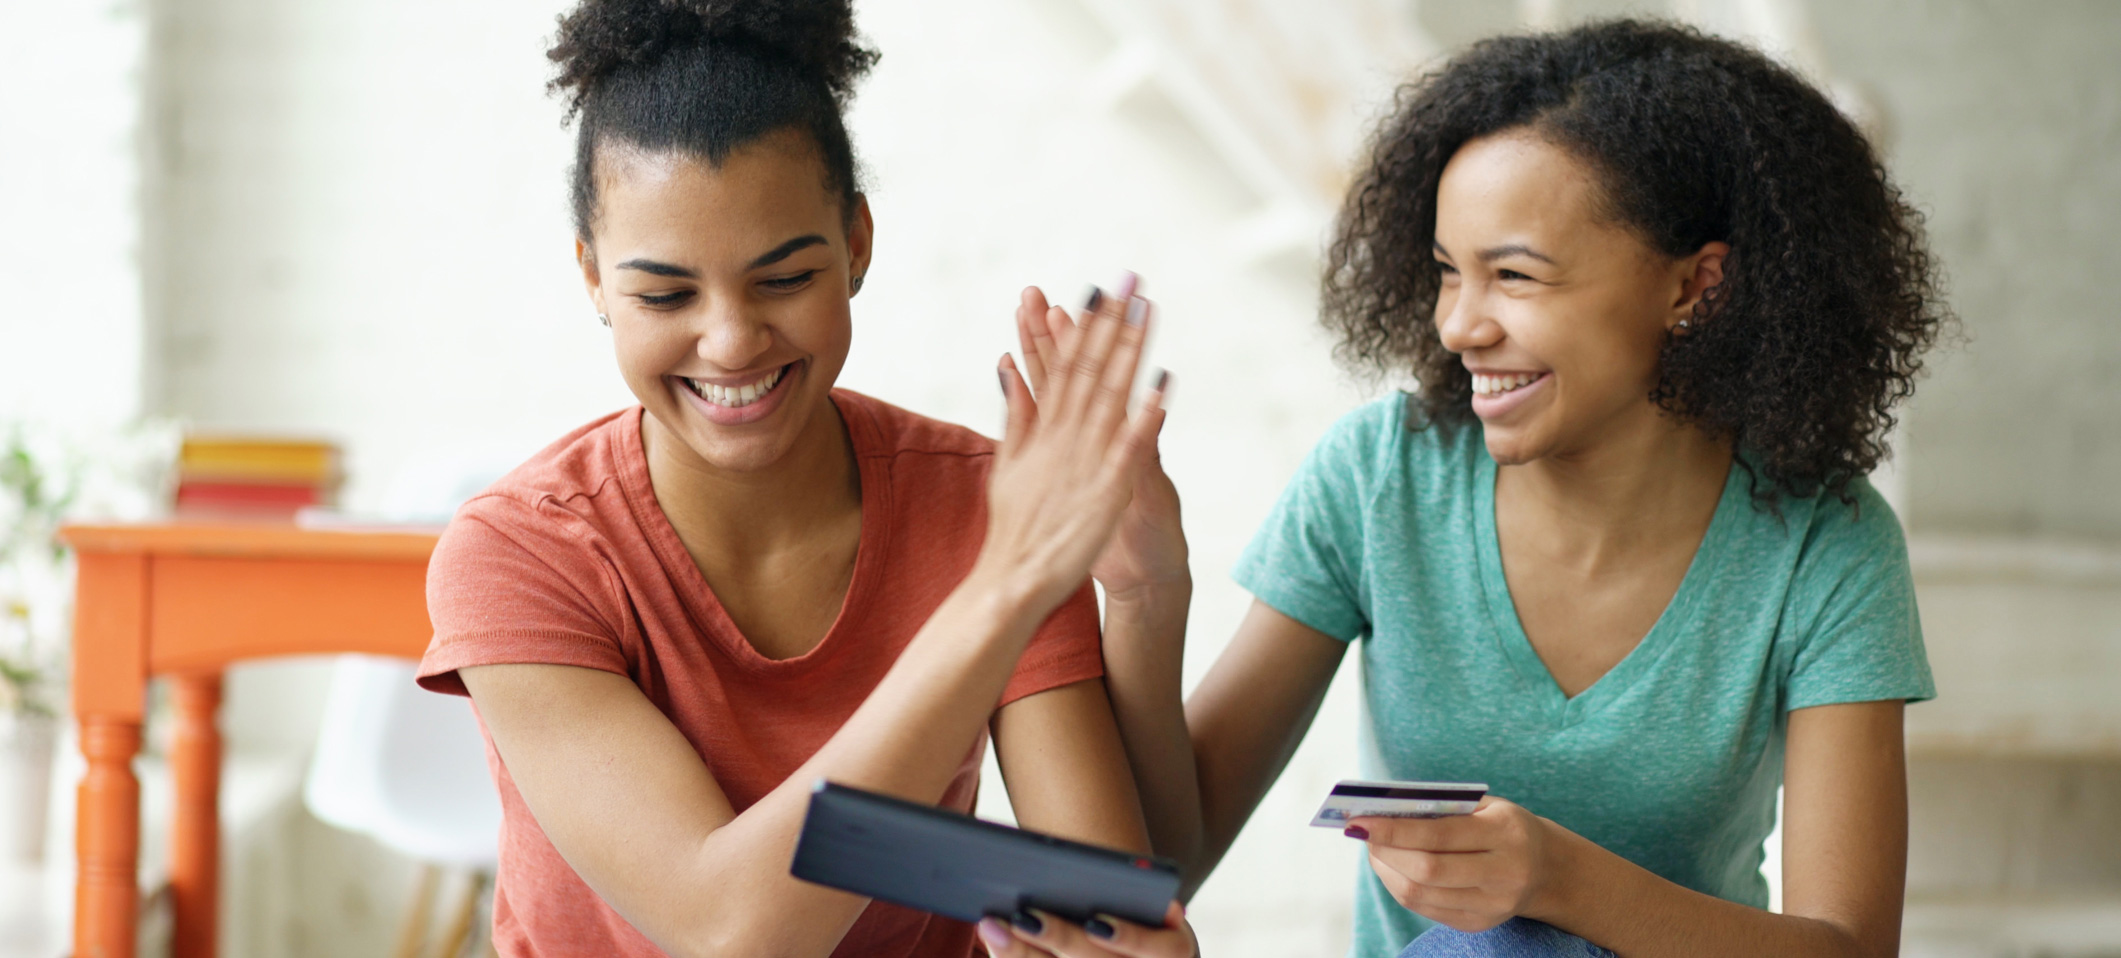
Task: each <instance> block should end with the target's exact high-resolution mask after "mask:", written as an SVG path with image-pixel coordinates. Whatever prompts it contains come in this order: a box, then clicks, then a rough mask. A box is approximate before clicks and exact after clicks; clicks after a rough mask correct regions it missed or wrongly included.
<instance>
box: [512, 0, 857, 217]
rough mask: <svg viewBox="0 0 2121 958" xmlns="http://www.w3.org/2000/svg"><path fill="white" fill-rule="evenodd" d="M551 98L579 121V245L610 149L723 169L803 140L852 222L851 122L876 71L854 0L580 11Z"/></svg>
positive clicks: (598, 0)
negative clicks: (604, 149) (862, 86)
mask: <svg viewBox="0 0 2121 958" xmlns="http://www.w3.org/2000/svg"><path fill="white" fill-rule="evenodd" d="M545 55H546V56H547V57H549V58H551V60H552V61H553V62H554V63H556V64H558V65H559V72H558V75H556V76H555V77H553V80H552V84H551V89H552V91H553V92H555V93H559V94H562V95H564V96H565V97H566V99H567V117H568V119H570V120H574V121H577V127H576V137H575V163H574V170H573V172H572V174H571V175H572V184H571V185H572V188H571V191H570V192H571V195H572V201H573V207H574V228H575V234H576V235H577V236H579V237H581V238H582V239H583V240H584V241H587V240H588V239H589V234H590V226H591V225H592V224H593V223H594V222H595V220H596V211H597V194H596V175H595V174H596V157H597V150H598V148H599V147H601V146H603V145H604V144H605V143H606V142H607V141H615V142H619V143H624V144H627V145H630V146H633V147H637V148H640V149H644V150H651V151H669V150H675V151H679V152H682V153H684V154H686V155H690V156H696V157H701V158H704V159H706V160H707V161H708V162H710V163H714V164H720V163H721V162H722V161H723V160H724V159H726V158H727V157H728V156H729V153H730V151H731V150H734V149H736V148H737V147H740V146H743V145H745V144H747V143H750V142H752V141H754V140H757V139H759V138H760V137H763V136H766V135H767V134H769V133H774V132H778V131H780V130H784V129H797V130H801V131H803V132H805V133H807V134H808V135H809V137H810V138H811V139H812V140H813V141H815V143H816V144H817V149H818V155H819V158H820V159H821V160H823V162H824V166H825V179H826V183H825V186H826V188H827V189H828V190H830V191H833V192H835V193H837V194H838V199H839V200H840V208H841V210H842V211H843V212H844V213H845V214H846V215H848V216H852V215H854V208H855V198H856V196H857V195H859V193H860V190H861V185H860V181H859V177H858V175H857V170H856V167H855V160H854V146H853V143H852V142H851V141H850V140H849V139H848V137H847V127H846V123H845V120H844V118H843V116H842V114H843V112H844V110H845V109H846V106H847V100H848V99H849V98H850V97H851V96H852V95H853V93H854V84H855V82H856V81H857V80H860V79H861V77H862V75H863V74H865V73H867V72H868V71H869V68H870V67H872V66H874V65H875V64H876V60H877V54H876V52H875V51H874V50H871V49H869V48H867V47H864V46H862V45H861V43H860V42H859V40H858V39H857V38H856V34H855V28H854V9H853V6H852V4H851V3H850V2H849V0H582V4H581V6H578V7H576V8H575V9H574V11H573V12H572V13H569V14H566V15H565V16H562V17H561V18H560V32H559V37H558V39H557V40H555V41H554V43H553V45H552V49H551V50H549V51H547V52H546V54H545Z"/></svg>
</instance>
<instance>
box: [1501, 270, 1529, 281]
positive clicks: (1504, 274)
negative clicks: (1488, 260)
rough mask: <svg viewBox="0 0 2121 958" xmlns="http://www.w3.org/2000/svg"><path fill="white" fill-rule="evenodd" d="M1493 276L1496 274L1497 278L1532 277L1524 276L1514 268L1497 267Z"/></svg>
mask: <svg viewBox="0 0 2121 958" xmlns="http://www.w3.org/2000/svg"><path fill="white" fill-rule="evenodd" d="M1495 276H1496V277H1497V278H1499V279H1531V278H1532V277H1530V276H1526V275H1525V274H1523V273H1520V272H1518V271H1516V270H1514V269H1499V270H1496V271H1495Z"/></svg>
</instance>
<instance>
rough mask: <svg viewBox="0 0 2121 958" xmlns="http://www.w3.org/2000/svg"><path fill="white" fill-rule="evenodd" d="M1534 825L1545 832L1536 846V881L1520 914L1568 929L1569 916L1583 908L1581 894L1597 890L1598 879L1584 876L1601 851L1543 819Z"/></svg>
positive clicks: (1592, 866) (1588, 842) (1579, 836)
mask: <svg viewBox="0 0 2121 958" xmlns="http://www.w3.org/2000/svg"><path fill="white" fill-rule="evenodd" d="M1535 821H1537V822H1538V827H1539V828H1540V830H1541V831H1543V832H1545V835H1544V836H1543V840H1542V841H1541V842H1540V843H1539V847H1540V862H1539V880H1538V882H1537V883H1536V884H1535V885H1534V886H1533V889H1532V894H1531V895H1530V896H1528V897H1527V899H1526V900H1525V905H1524V910H1523V912H1522V914H1523V915H1524V916H1525V917H1526V918H1530V919H1533V920H1535V921H1542V922H1545V923H1547V924H1549V925H1555V926H1557V927H1567V926H1568V925H1569V924H1570V923H1569V921H1568V916H1569V915H1571V914H1574V913H1576V912H1577V911H1578V909H1579V908H1580V907H1581V906H1582V904H1583V903H1582V902H1581V901H1579V900H1578V896H1579V895H1580V893H1581V891H1582V890H1583V889H1586V888H1592V887H1596V885H1595V882H1596V880H1597V879H1595V878H1594V877H1593V876H1591V875H1589V874H1587V872H1588V871H1589V870H1591V869H1593V868H1594V867H1595V865H1596V860H1595V859H1596V854H1595V853H1597V852H1599V851H1601V849H1599V847H1598V846H1597V845H1596V844H1593V843H1592V842H1591V841H1590V840H1588V839H1586V838H1584V837H1583V836H1581V835H1578V834H1576V833H1575V832H1572V831H1569V830H1568V829H1566V828H1563V827H1561V826H1560V825H1557V824H1555V823H1554V822H1553V821H1552V820H1550V819H1548V818H1545V817H1543V816H1542V817H1539V818H1536V819H1535Z"/></svg>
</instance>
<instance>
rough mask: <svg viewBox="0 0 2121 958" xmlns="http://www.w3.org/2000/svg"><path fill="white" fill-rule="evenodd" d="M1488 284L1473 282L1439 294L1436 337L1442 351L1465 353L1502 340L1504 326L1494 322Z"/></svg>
mask: <svg viewBox="0 0 2121 958" xmlns="http://www.w3.org/2000/svg"><path fill="white" fill-rule="evenodd" d="M1489 306H1490V303H1489V299H1488V295H1487V288H1486V284H1483V283H1476V282H1473V281H1472V280H1470V279H1466V280H1461V281H1460V282H1459V284H1458V285H1457V286H1455V287H1452V286H1445V287H1443V288H1442V289H1440V290H1438V291H1437V293H1436V335H1437V338H1438V339H1440V340H1441V341H1442V342H1443V348H1445V349H1448V350H1450V351H1452V352H1454V353H1460V354H1463V353H1465V352H1467V351H1469V350H1474V349H1482V348H1485V347H1488V346H1493V345H1495V344H1496V343H1499V342H1501V341H1502V324H1500V323H1497V322H1496V321H1495V317H1494V315H1493V312H1492V311H1491V310H1490V309H1489Z"/></svg>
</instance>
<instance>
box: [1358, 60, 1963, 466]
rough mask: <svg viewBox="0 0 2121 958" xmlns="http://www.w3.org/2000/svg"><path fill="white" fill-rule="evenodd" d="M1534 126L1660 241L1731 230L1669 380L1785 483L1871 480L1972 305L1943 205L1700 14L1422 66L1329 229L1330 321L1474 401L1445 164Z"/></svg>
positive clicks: (1372, 358)
mask: <svg viewBox="0 0 2121 958" xmlns="http://www.w3.org/2000/svg"><path fill="white" fill-rule="evenodd" d="M1518 130H1523V131H1528V132H1530V133H1532V134H1533V135H1536V136H1539V137H1541V138H1542V139H1544V140H1546V141H1547V142H1550V143H1552V144H1554V145H1556V146H1558V147H1560V148H1562V149H1564V150H1566V151H1568V152H1569V153H1570V154H1572V155H1573V156H1575V157H1577V158H1578V159H1579V160H1581V161H1583V162H1584V163H1585V164H1586V165H1587V166H1588V167H1589V168H1590V169H1591V170H1593V171H1594V174H1595V178H1596V179H1597V180H1598V181H1599V184H1600V187H1601V189H1602V192H1603V194H1604V196H1603V200H1604V206H1605V207H1606V209H1607V210H1608V211H1609V213H1610V215H1611V216H1612V217H1613V218H1614V219H1615V220H1616V221H1618V222H1619V223H1620V224H1622V225H1624V226H1625V227H1627V228H1629V229H1630V230H1632V231H1633V232H1635V233H1636V234H1637V235H1639V236H1640V237H1641V238H1642V239H1643V240H1644V241H1645V242H1646V243H1647V244H1648V245H1649V246H1650V247H1652V248H1654V249H1656V250H1659V251H1661V252H1662V253H1664V254H1666V255H1669V256H1674V257H1677V256H1684V255H1687V254H1690V253H1693V252H1695V251H1697V250H1699V249H1700V248H1701V247H1702V246H1703V245H1704V244H1706V243H1708V242H1711V241H1717V240H1720V241H1722V242H1725V243H1728V244H1730V246H1731V254H1730V256H1729V257H1728V258H1727V259H1726V261H1725V264H1724V280H1723V282H1722V284H1721V285H1719V286H1718V287H1716V288H1715V289H1714V290H1712V291H1711V294H1710V295H1709V296H1708V297H1706V298H1705V299H1704V301H1703V302H1702V303H1701V304H1700V305H1699V306H1697V307H1696V310H1695V318H1694V319H1693V320H1692V321H1690V322H1689V323H1688V324H1687V325H1688V327H1689V328H1688V329H1686V330H1684V331H1683V332H1682V331H1675V334H1674V335H1671V336H1669V337H1667V339H1666V340H1665V342H1664V344H1663V347H1662V354H1661V356H1660V363H1659V379H1658V382H1657V384H1656V386H1655V388H1654V389H1653V390H1652V391H1651V393H1650V395H1649V397H1648V398H1649V399H1650V401H1652V402H1654V403H1656V404H1657V405H1658V406H1659V407H1661V408H1663V409H1665V410H1667V411H1668V412H1670V413H1671V414H1673V415H1676V416H1679V417H1681V418H1682V419H1683V420H1684V421H1687V422H1690V423H1692V424H1694V425H1696V426H1697V427H1699V428H1701V429H1703V430H1705V431H1706V432H1708V433H1710V434H1711V435H1715V436H1718V437H1720V438H1724V439H1728V440H1729V441H1731V442H1732V443H1733V444H1734V445H1736V446H1737V447H1738V448H1740V449H1741V450H1743V451H1745V452H1746V454H1747V456H1746V460H1750V462H1748V463H1747V468H1748V469H1749V470H1753V471H1754V476H1753V478H1754V480H1755V481H1754V496H1755V499H1756V501H1759V502H1760V503H1761V504H1762V505H1764V506H1767V507H1770V508H1772V507H1773V504H1774V503H1775V502H1776V501H1778V500H1779V499H1780V497H1781V496H1782V495H1784V494H1789V495H1794V496H1799V497H1804V496H1811V495H1815V494H1817V493H1818V492H1820V491H1821V490H1825V491H1828V492H1831V493H1834V494H1836V495H1838V496H1839V497H1841V498H1843V499H1848V498H1850V493H1849V492H1848V484H1849V483H1850V482H1851V481H1852V480H1853V479H1855V478H1856V477H1858V476H1862V475H1866V474H1868V473H1869V472H1870V471H1871V470H1872V469H1874V468H1876V467H1877V465H1878V463H1879V462H1880V461H1881V460H1882V459H1883V458H1884V456H1885V455H1886V447H1885V436H1886V433H1887V432H1888V431H1890V430H1891V428H1892V426H1893V424H1894V418H1893V413H1892V410H1893V407H1894V406H1895V404H1897V403H1898V402H1900V401H1901V400H1903V399H1906V398H1907V397H1908V396H1909V395H1911V394H1912V393H1913V390H1914V380H1915V377H1916V375H1917V374H1918V373H1919V372H1920V371H1921V369H1922V359H1921V357H1922V354H1923V352H1924V351H1925V350H1927V349H1928V348H1929V347H1930V346H1931V345H1932V344H1933V343H1934V342H1935V341H1936V339H1937V337H1938V335H1939V332H1940V329H1941V328H1942V326H1943V324H1945V323H1947V322H1949V321H1950V313H1949V311H1948V309H1947V307H1946V306H1945V305H1944V303H1943V301H1942V295H1941V291H1940V281H1939V280H1938V278H1937V276H1936V273H1935V268H1934V264H1933V262H1932V259H1931V256H1930V253H1929V251H1928V248H1927V247H1926V245H1925V242H1924V239H1923V235H1922V218H1921V215H1920V214H1919V213H1918V212H1917V211H1916V210H1914V209H1913V208H1912V207H1911V206H1909V205H1908V203H1907V202H1906V201H1905V200H1904V199H1903V198H1902V196H1901V194H1900V191H1899V190H1898V189H1897V188H1896V187H1895V186H1894V185H1893V184H1892V182H1891V181H1890V179H1889V178H1888V177H1887V175H1886V172H1885V168H1884V166H1883V164H1882V163H1881V162H1880V160H1879V158H1878V155H1877V153H1876V152H1875V151H1874V150H1873V149H1872V147H1871V144H1870V142H1869V141H1868V140H1867V139H1866V138H1865V137H1864V135H1863V133H1862V132H1861V131H1859V130H1858V129H1857V128H1856V126H1855V125H1854V124H1852V123H1851V122H1850V121H1849V120H1848V119H1847V118H1846V117H1844V116H1842V114H1841V113H1840V112H1839V111H1837V110H1836V109H1835V108H1834V106H1833V104H1832V103H1830V102H1829V101H1828V100H1827V98H1826V97H1825V96H1823V95H1821V93H1820V92H1819V91H1818V90H1816V89H1814V88H1813V87H1812V86H1810V85H1809V84H1807V83H1806V82H1805V81H1804V80H1802V79H1800V78H1799V77H1798V76H1797V75H1796V74H1794V73H1792V72H1790V71H1789V70H1788V69H1786V68H1784V67H1782V66H1780V65H1778V64H1776V63H1775V62H1774V61H1772V60H1770V59H1768V58H1767V57H1766V56H1763V55H1762V54H1760V53H1758V52H1756V51H1754V50H1751V49H1749V48H1747V47H1744V46H1741V45H1739V44H1736V43H1732V42H1729V41H1726V40H1721V39H1716V38H1712V37H1709V36H1705V35H1703V34H1701V33H1699V32H1696V31H1694V30H1692V29H1689V28H1686V27H1682V26H1678V25H1674V24H1667V23H1659V22H1645V21H1639V20H1617V21H1606V22H1599V23H1592V24H1588V25H1585V26H1581V27H1578V28H1575V29H1571V30H1567V31H1562V32H1555V33H1546V34H1535V35H1528V36H1508V37H1498V38H1493V39H1489V40H1485V41H1482V42H1480V43H1478V44H1475V45H1474V46H1472V47H1471V48H1469V49H1467V50H1466V51H1465V52H1463V53H1462V54H1460V55H1459V56H1457V57H1454V58H1453V59H1451V60H1450V61H1449V62H1448V63H1446V64H1445V65H1444V66H1442V67H1441V68H1440V69H1438V70H1437V71H1435V72H1433V73H1430V74H1428V75H1426V76H1424V77H1422V78H1420V79H1417V80H1415V81H1414V82H1412V83H1409V84H1407V85H1406V86H1404V87H1402V88H1401V89H1400V91H1399V93H1398V96H1397V98H1396V101H1395V104H1394V107H1393V110H1392V113H1391V115H1390V116H1389V117H1388V118H1387V119H1386V120H1385V121H1384V122H1383V123H1382V124H1381V125H1380V126H1379V128H1378V129H1377V131H1376V133H1375V134H1374V136H1373V138H1372V140H1371V141H1370V144H1369V146H1368V156H1367V162H1366V165H1365V167H1364V169H1363V170H1362V171H1361V172H1360V174H1359V175H1358V176H1357V178H1356V181H1355V183H1354V184H1353V186H1352V187H1351V189H1350V191H1349V193H1348V196H1347V199H1346V201H1345V203H1344V205H1343V206H1342V208H1341V211H1340V215H1339V219H1338V222H1337V226H1336V235H1335V237H1334V240H1333V242H1332V244H1331V246H1330V248H1329V249H1328V251H1327V262H1326V269H1325V275H1324V279H1323V310H1322V320H1323V322H1324V323H1325V325H1326V326H1327V328H1328V329H1329V330H1331V331H1332V332H1333V333H1334V334H1335V335H1336V337H1337V338H1338V340H1339V342H1338V345H1337V347H1336V350H1335V353H1336V356H1337V357H1338V358H1339V359H1340V360H1341V361H1342V363H1343V364H1345V365H1347V366H1349V367H1350V368H1353V369H1355V370H1358V371H1361V372H1366V373H1370V374H1392V373H1411V374H1412V376H1413V378H1414V380H1415V382H1416V383H1417V384H1418V390H1417V392H1416V394H1415V395H1413V396H1410V397H1409V402H1410V403H1417V404H1418V405H1419V408H1418V410H1417V411H1418V412H1421V413H1423V415H1420V416H1416V417H1413V421H1414V422H1416V423H1417V424H1435V423H1443V424H1465V423H1468V422H1470V421H1472V412H1471V398H1472V379H1471V376H1470V374H1468V373H1467V372H1466V370H1465V367H1464V366H1463V365H1461V364H1460V362H1459V360H1458V357H1457V356H1455V355H1454V354H1452V353H1451V352H1450V351H1449V350H1447V349H1445V348H1444V346H1443V343H1442V341H1441V339H1440V337H1439V335H1438V331H1437V326H1436V301H1437V292H1438V289H1439V288H1440V285H1441V279H1442V274H1441V272H1440V271H1439V268H1438V264H1437V262H1436V260H1435V257H1434V254H1433V251H1432V247H1433V243H1434V239H1435V229H1436V203H1437V184H1438V181H1439V180H1440V179H1441V178H1442V176H1443V171H1444V166H1445V164H1447V163H1449V162H1450V160H1451V157H1452V156H1453V154H1455V153H1457V152H1458V150H1459V148H1460V147H1462V146H1463V145H1465V144H1466V143H1467V142H1468V141H1471V140H1474V139H1477V138H1480V137H1485V136H1491V135H1494V134H1497V133H1502V132H1505V131H1518ZM1746 460H1741V462H1745V461H1746ZM1762 479H1765V480H1766V482H1765V483H1764V484H1763V483H1762V482H1761V481H1760V480H1762Z"/></svg>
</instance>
